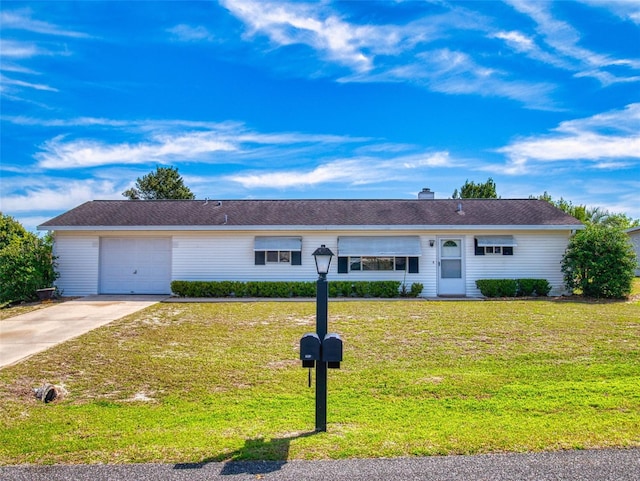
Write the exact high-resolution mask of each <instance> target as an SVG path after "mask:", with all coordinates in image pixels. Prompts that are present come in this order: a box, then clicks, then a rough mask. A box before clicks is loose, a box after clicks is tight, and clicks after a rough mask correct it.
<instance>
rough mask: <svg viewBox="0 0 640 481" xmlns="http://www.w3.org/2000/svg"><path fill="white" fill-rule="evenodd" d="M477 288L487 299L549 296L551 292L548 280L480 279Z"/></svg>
mask: <svg viewBox="0 0 640 481" xmlns="http://www.w3.org/2000/svg"><path fill="white" fill-rule="evenodd" d="M476 287H477V288H478V289H480V292H481V293H482V295H483V296H485V297H516V296H533V295H535V296H547V295H549V292H550V291H551V284H549V282H548V281H547V280H546V279H478V280H477V281H476Z"/></svg>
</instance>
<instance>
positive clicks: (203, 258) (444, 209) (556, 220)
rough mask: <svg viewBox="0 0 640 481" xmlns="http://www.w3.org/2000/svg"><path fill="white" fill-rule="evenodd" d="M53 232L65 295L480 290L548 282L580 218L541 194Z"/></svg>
mask: <svg viewBox="0 0 640 481" xmlns="http://www.w3.org/2000/svg"><path fill="white" fill-rule="evenodd" d="M38 228H39V229H40V230H49V231H53V232H54V236H55V247H54V249H55V250H54V253H55V255H56V256H58V260H57V262H58V270H59V272H60V278H59V279H58V280H57V285H58V287H59V288H60V289H62V290H63V293H64V294H65V295H88V294H96V293H99V294H169V293H170V290H171V289H170V283H171V281H172V280H242V281H250V280H314V279H315V278H316V271H315V265H314V261H313V257H312V255H311V254H312V252H313V251H314V250H315V249H316V248H317V247H319V246H320V245H321V244H325V245H326V246H327V247H329V248H330V249H331V250H332V251H333V252H334V253H335V254H336V256H337V258H335V259H334V261H333V262H332V265H331V272H330V273H329V280H354V281H355V280H399V281H402V282H403V283H406V285H407V287H408V288H409V287H410V286H411V284H412V283H414V282H419V283H422V284H423V285H424V290H423V292H422V295H423V296H425V297H435V296H471V297H475V296H480V292H479V290H478V289H477V288H476V285H475V281H476V280H477V279H485V278H523V277H528V278H544V279H547V280H548V281H549V282H550V283H551V285H552V286H553V289H552V291H551V294H552V295H557V294H560V293H562V292H563V290H564V288H563V278H562V272H561V270H560V262H561V259H562V256H563V254H564V251H565V248H566V246H567V243H568V239H569V236H570V235H571V233H572V231H575V230H576V229H581V228H582V224H581V223H580V222H579V221H578V220H577V219H575V218H573V217H571V216H569V215H567V214H565V213H564V212H562V211H561V210H559V209H557V208H555V207H554V206H552V205H551V204H550V203H548V202H545V201H541V200H535V199H457V200H435V199H433V195H432V192H429V191H428V189H425V190H424V191H423V192H422V193H421V195H420V198H419V199H417V200H223V201H211V200H195V201H194V200H158V201H150V200H149V201H134V200H113V201H92V202H87V203H85V204H82V205H80V206H78V207H76V208H75V209H72V210H70V211H68V212H66V213H64V214H62V215H60V216H58V217H56V218H54V219H51V220H49V221H47V222H45V223H44V224H42V225H41V226H39V227H38Z"/></svg>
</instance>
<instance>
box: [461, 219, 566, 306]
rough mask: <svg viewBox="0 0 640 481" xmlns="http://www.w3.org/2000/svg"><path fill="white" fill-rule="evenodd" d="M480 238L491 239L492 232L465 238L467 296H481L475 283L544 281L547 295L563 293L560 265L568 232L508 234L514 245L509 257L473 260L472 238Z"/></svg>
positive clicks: (499, 256)
mask: <svg viewBox="0 0 640 481" xmlns="http://www.w3.org/2000/svg"><path fill="white" fill-rule="evenodd" d="M483 234H484V235H491V234H492V232H490V231H487V232H474V233H472V234H467V236H466V242H465V250H466V266H467V271H466V272H467V274H466V275H467V296H470V297H476V296H481V294H480V291H479V290H478V289H477V288H476V284H475V282H476V280H478V279H517V278H525V277H527V278H536V279H546V280H547V281H549V283H550V284H551V286H552V289H551V292H550V293H549V294H550V295H552V296H553V295H560V294H562V293H563V292H564V291H565V288H564V280H563V276H562V271H561V269H560V264H561V261H562V257H563V255H564V251H565V249H566V248H567V245H568V243H569V235H570V233H569V232H561V231H544V232H528V231H521V232H518V231H514V232H509V234H511V235H513V237H514V239H515V240H516V242H517V244H518V245H517V247H514V248H513V255H512V256H504V255H484V256H476V255H475V253H474V242H473V238H474V236H476V235H483Z"/></svg>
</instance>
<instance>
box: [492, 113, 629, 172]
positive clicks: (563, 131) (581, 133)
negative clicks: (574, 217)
mask: <svg viewBox="0 0 640 481" xmlns="http://www.w3.org/2000/svg"><path fill="white" fill-rule="evenodd" d="M498 152H500V153H503V154H505V155H506V156H507V157H508V158H509V166H508V168H507V172H508V173H511V174H522V173H525V172H526V171H527V168H528V164H530V163H531V162H558V161H580V160H582V161H590V162H592V163H593V167H594V168H600V169H614V168H626V167H628V166H630V165H636V164H637V163H638V160H640V104H638V103H636V104H631V105H628V106H627V107H626V108H625V109H623V110H615V111H611V112H606V113H603V114H598V115H594V116H592V117H587V118H584V119H575V120H569V121H566V122H562V123H560V124H559V125H558V127H556V128H555V129H553V131H551V132H550V133H549V134H546V135H542V136H538V137H527V138H523V139H519V140H516V141H514V142H513V143H511V144H510V145H508V146H506V147H503V148H501V149H498ZM600 161H602V162H600Z"/></svg>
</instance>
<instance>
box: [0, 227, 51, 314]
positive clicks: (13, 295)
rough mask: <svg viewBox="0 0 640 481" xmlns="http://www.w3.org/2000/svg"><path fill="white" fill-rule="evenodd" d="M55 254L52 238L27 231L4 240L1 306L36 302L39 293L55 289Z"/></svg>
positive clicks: (0, 261) (0, 256) (0, 266)
mask: <svg viewBox="0 0 640 481" xmlns="http://www.w3.org/2000/svg"><path fill="white" fill-rule="evenodd" d="M3 217H5V216H3ZM6 217H8V216H6ZM3 220H4V219H3ZM14 222H15V221H14ZM52 250H53V240H52V238H51V236H50V235H48V236H45V237H44V238H40V237H38V236H36V235H34V234H32V233H30V232H26V231H23V232H21V233H20V235H17V234H16V235H9V236H7V238H6V239H4V245H3V246H2V247H1V248H0V303H3V304H5V303H15V302H20V301H31V300H35V299H36V298H37V296H36V290H37V289H42V288H45V287H53V282H54V281H55V280H56V278H57V277H58V274H57V272H56V271H55V257H54V256H53V254H52Z"/></svg>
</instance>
